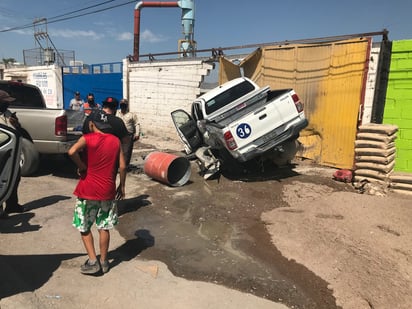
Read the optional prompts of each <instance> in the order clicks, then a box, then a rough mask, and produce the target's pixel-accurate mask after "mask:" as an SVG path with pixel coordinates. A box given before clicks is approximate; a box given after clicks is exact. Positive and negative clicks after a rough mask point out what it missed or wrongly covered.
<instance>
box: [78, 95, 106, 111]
mask: <svg viewBox="0 0 412 309" xmlns="http://www.w3.org/2000/svg"><path fill="white" fill-rule="evenodd" d="M101 108H102V107H101V106H100V104H97V103H96V102H95V101H94V94H93V93H91V92H90V93H89V94H88V95H87V101H86V102H85V103H84V104H83V110H84V113H85V114H86V116H87V115H90V113H91V112H92V110H94V109H101Z"/></svg>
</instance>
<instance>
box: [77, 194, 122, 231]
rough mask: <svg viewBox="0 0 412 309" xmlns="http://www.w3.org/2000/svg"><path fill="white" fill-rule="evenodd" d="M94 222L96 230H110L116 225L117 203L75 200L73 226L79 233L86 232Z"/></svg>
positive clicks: (114, 201)
mask: <svg viewBox="0 0 412 309" xmlns="http://www.w3.org/2000/svg"><path fill="white" fill-rule="evenodd" d="M95 222H96V226H97V228H98V229H104V230H109V229H112V228H113V227H114V226H115V225H116V224H117V223H118V216H117V201H116V200H113V201H93V200H84V199H79V198H77V199H76V207H75V209H74V215H73V223H72V224H73V226H74V227H75V228H77V229H78V230H79V231H80V232H88V231H89V230H90V228H91V227H92V225H93V223H95Z"/></svg>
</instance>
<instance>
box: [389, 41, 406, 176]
mask: <svg viewBox="0 0 412 309" xmlns="http://www.w3.org/2000/svg"><path fill="white" fill-rule="evenodd" d="M383 123H385V124H395V125H397V126H398V127H399V132H398V138H397V139H396V141H395V142H396V159H395V160H396V161H395V162H396V163H395V171H403V172H409V173H412V40H403V41H394V42H393V44H392V56H391V66H390V72H389V83H388V89H387V94H386V102H385V111H384V118H383Z"/></svg>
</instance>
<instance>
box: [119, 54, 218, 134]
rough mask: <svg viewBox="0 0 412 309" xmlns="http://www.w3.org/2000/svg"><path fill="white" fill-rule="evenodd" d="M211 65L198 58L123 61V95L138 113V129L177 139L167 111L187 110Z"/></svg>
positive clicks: (144, 132)
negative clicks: (163, 60) (165, 60)
mask: <svg viewBox="0 0 412 309" xmlns="http://www.w3.org/2000/svg"><path fill="white" fill-rule="evenodd" d="M212 68H213V66H212V65H211V64H209V63H206V62H204V61H202V60H176V61H173V60H168V61H167V62H162V61H159V62H157V61H156V62H139V63H128V61H127V60H125V61H124V63H123V94H124V96H125V97H127V98H128V99H129V102H130V110H131V111H133V112H136V113H137V114H138V116H139V121H140V131H141V133H143V134H145V135H154V136H158V137H163V138H165V139H172V140H178V136H177V132H176V129H175V127H174V124H173V122H172V118H171V116H170V113H171V112H172V111H173V110H176V109H183V110H185V111H187V112H190V107H191V103H192V102H193V100H195V99H196V97H198V96H199V95H200V84H201V82H202V81H203V78H204V77H205V76H206V75H207V74H208V73H209V72H210V70H212Z"/></svg>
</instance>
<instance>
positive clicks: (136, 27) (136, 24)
mask: <svg viewBox="0 0 412 309" xmlns="http://www.w3.org/2000/svg"><path fill="white" fill-rule="evenodd" d="M143 7H179V5H178V3H177V1H171V2H161V1H155V2H153V1H152V2H148V1H140V2H138V3H137V4H136V6H135V8H134V44H133V60H134V61H139V48H140V9H141V8H143Z"/></svg>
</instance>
